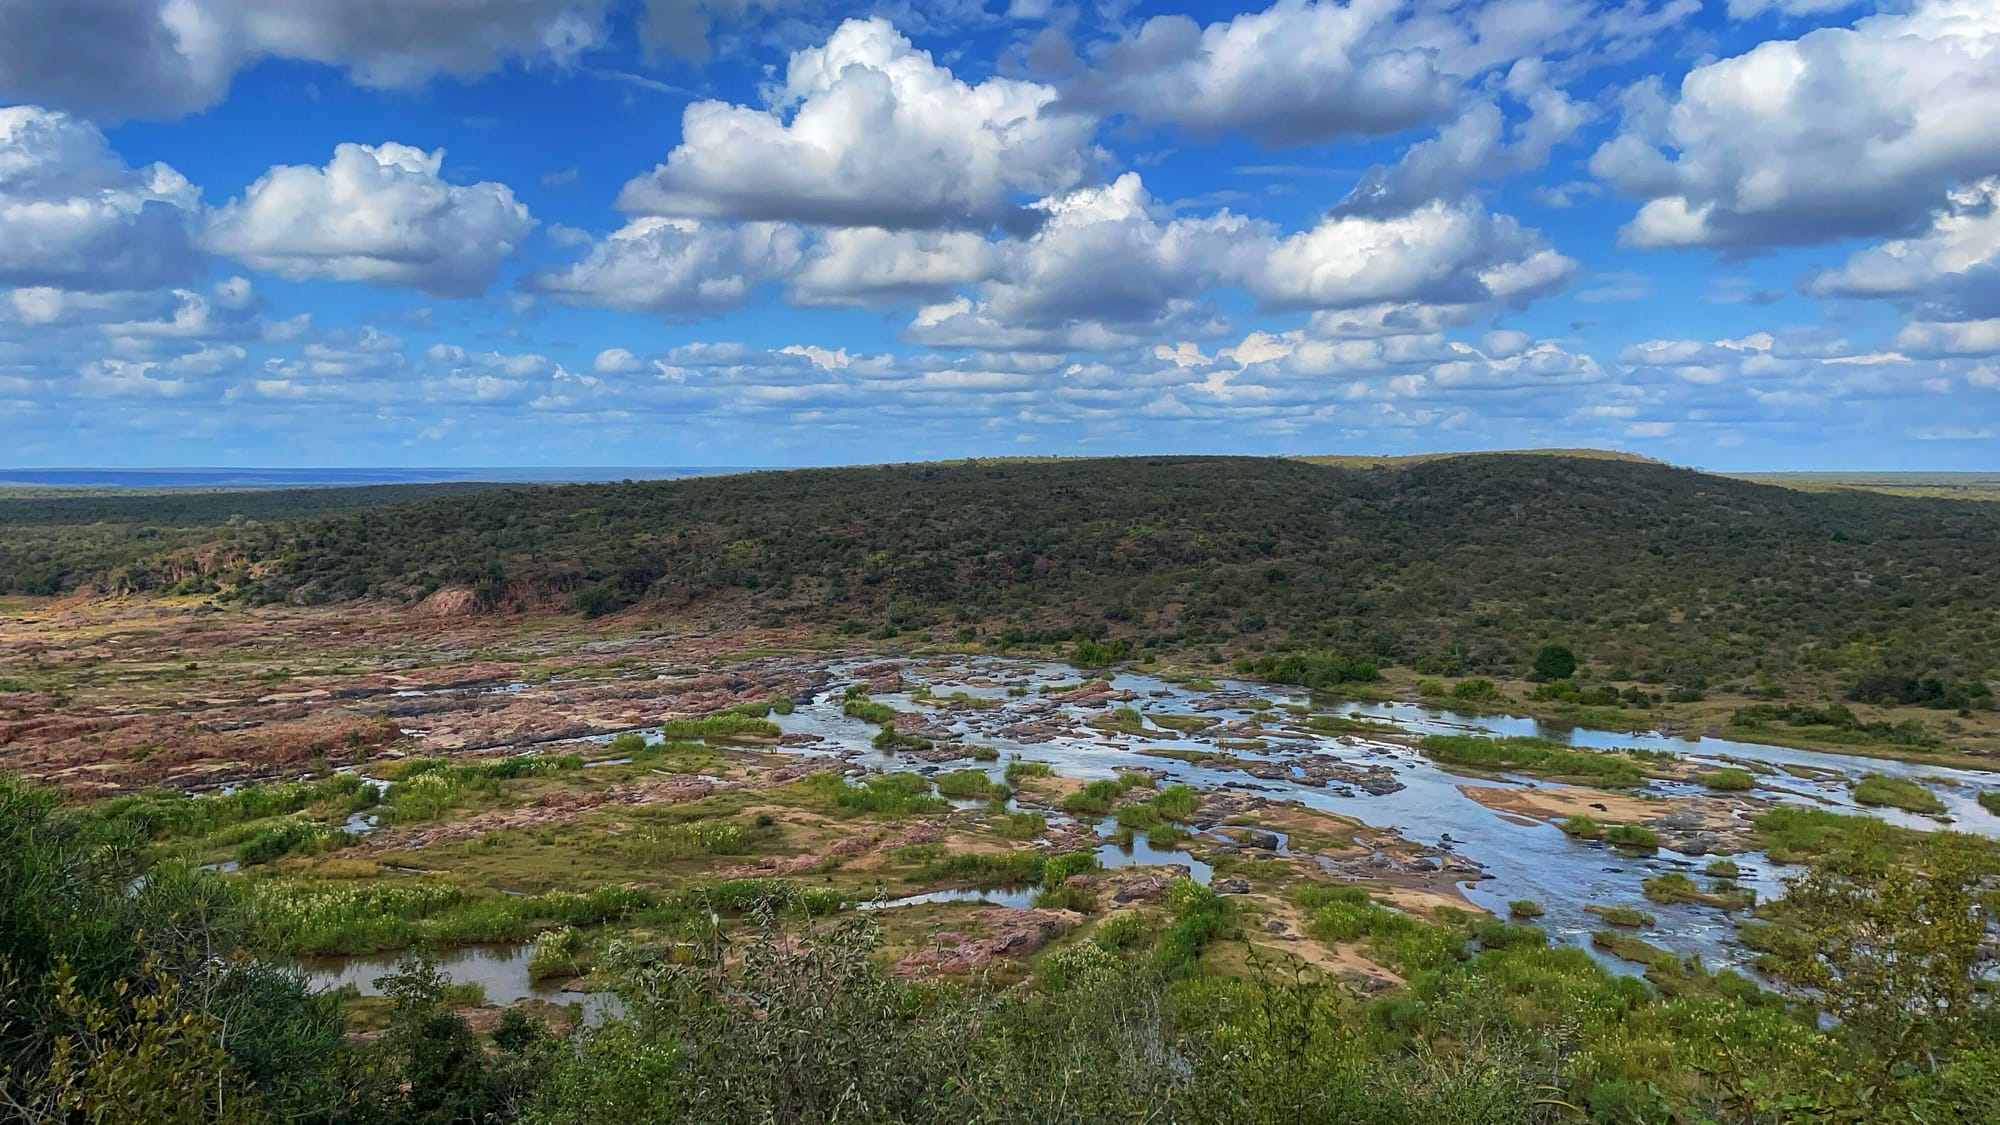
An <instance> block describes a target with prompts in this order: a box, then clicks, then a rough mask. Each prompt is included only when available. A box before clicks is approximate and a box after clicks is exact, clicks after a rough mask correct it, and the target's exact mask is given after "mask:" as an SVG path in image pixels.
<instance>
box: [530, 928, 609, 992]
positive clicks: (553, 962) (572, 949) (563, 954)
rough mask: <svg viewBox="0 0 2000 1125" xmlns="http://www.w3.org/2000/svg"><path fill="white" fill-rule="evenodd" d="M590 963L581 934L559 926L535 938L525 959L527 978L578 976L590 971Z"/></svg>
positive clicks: (576, 930) (579, 931)
mask: <svg viewBox="0 0 2000 1125" xmlns="http://www.w3.org/2000/svg"><path fill="white" fill-rule="evenodd" d="M593 961H594V958H593V957H592V956H591V950H590V945H589V942H588V940H587V939H586V938H585V937H584V933H583V931H582V930H579V929H577V928H576V927H574V926H563V927H561V928H559V929H554V930H550V931H549V932H547V933H545V934H543V935H542V936H540V937H538V938H536V939H535V949H534V952H533V953H531V954H529V956H528V979H529V980H547V979H548V978H550V977H580V976H583V975H584V974H585V973H588V972H589V971H590V967H591V964H592V962H593Z"/></svg>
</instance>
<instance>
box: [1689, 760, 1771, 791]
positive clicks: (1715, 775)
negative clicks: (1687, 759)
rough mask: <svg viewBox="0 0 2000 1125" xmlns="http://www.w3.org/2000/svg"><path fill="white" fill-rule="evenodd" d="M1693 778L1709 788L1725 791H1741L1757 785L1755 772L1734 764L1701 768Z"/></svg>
mask: <svg viewBox="0 0 2000 1125" xmlns="http://www.w3.org/2000/svg"><path fill="white" fill-rule="evenodd" d="M1694 779H1695V780H1696V781H1699V782H1701V783H1702V784H1703V785H1706V786H1707V787H1709V788H1710V789H1717V790H1721V791H1722V792H1725V793H1741V792H1744V791H1747V790H1750V789H1753V788H1755V787H1756V785H1757V777H1756V775H1755V774H1752V773H1751V772H1750V771H1749V770H1746V769H1738V768H1736V767H1734V766H1730V767H1727V768H1724V769H1714V770H1703V771H1701V772H1700V773H1698V774H1696V775H1695V778H1694Z"/></svg>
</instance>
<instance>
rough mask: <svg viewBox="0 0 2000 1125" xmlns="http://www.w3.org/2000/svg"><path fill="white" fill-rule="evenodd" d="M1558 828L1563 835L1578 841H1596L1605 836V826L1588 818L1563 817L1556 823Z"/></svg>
mask: <svg viewBox="0 0 2000 1125" xmlns="http://www.w3.org/2000/svg"><path fill="white" fill-rule="evenodd" d="M1556 827H1557V828H1560V829H1562V830H1563V835H1565V836H1572V837H1575V838H1576V839H1578V840H1595V839H1598V838H1599V837H1601V836H1603V835H1604V825H1602V824H1600V823H1598V822H1597V821H1596V820H1595V819H1594V818H1592V817H1587V816H1566V817H1563V818H1562V819H1561V820H1559V821H1557V822H1556Z"/></svg>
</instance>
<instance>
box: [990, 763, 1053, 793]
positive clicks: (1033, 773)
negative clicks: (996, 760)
mask: <svg viewBox="0 0 2000 1125" xmlns="http://www.w3.org/2000/svg"><path fill="white" fill-rule="evenodd" d="M1055 775H1056V768H1055V767H1054V766H1052V765H1050V764H1048V763H1047V762H1008V763H1007V769H1006V771H1005V773H1004V774H1002V776H1004V777H1005V778H1006V779H1007V784H1009V785H1011V786H1013V787H1014V788H1016V789H1019V788H1020V787H1021V783H1022V782H1023V781H1026V780H1028V779H1029V778H1035V777H1054V776H1055Z"/></svg>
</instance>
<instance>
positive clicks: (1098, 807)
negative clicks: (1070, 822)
mask: <svg viewBox="0 0 2000 1125" xmlns="http://www.w3.org/2000/svg"><path fill="white" fill-rule="evenodd" d="M1124 792H1125V787H1124V786H1122V785H1120V784H1118V782H1117V781H1116V780H1114V779H1111V778H1102V779H1099V780H1097V781H1093V782H1091V783H1090V784H1088V785H1085V786H1084V787H1083V788H1082V789H1079V790H1077V791H1076V792H1074V793H1071V794H1070V795H1069V796H1067V797H1064V798H1063V811H1064V812H1068V813H1076V814H1081V815H1090V816H1103V815H1104V814H1105V813H1108V812H1110V811H1111V806H1112V805H1113V804H1114V803H1116V802H1117V800H1118V798H1119V797H1120V796H1122V795H1123V794H1124Z"/></svg>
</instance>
